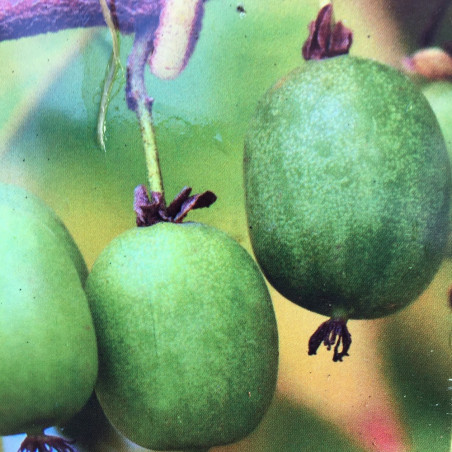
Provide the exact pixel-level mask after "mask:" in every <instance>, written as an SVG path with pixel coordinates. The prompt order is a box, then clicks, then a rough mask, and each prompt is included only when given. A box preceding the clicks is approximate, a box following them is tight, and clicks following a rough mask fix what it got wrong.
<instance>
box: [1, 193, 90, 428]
mask: <svg viewBox="0 0 452 452" xmlns="http://www.w3.org/2000/svg"><path fill="white" fill-rule="evenodd" d="M0 218H1V219H2V221H1V223H0V363H1V368H0V400H1V403H0V435H5V436H6V435H11V434H16V433H31V434H36V433H38V432H41V431H42V430H43V429H44V428H46V427H49V426H52V425H58V424H60V423H64V422H66V421H67V420H68V419H69V418H71V417H72V416H73V415H74V414H75V413H76V412H77V411H78V410H80V409H81V408H82V407H83V405H84V404H85V402H86V401H87V400H88V398H89V396H90V394H91V393H92V390H93V386H94V383H95V379H96V375H97V346H96V337H95V334H94V327H93V323H92V319H91V314H90V312H89V306H88V302H87V300H86V296H85V293H84V291H83V287H82V281H81V279H80V276H81V275H80V274H79V272H80V273H82V271H81V269H82V268H83V265H82V261H81V260H80V259H82V258H81V256H80V254H79V252H77V253H76V252H75V250H76V245H75V243H74V242H73V240H72V238H71V237H70V235H69V234H68V233H67V231H66V230H65V228H64V226H63V225H62V224H61V222H60V221H59V220H58V219H57V217H56V215H55V214H54V213H53V212H52V211H50V210H49V209H48V207H46V206H45V205H44V204H43V203H42V202H41V201H39V200H37V198H35V197H34V196H32V195H30V194H27V193H26V192H24V191H23V190H22V189H19V188H17V187H12V186H6V185H0ZM75 258H76V259H77V260H78V271H77V269H76V266H75V262H74V259H75Z"/></svg>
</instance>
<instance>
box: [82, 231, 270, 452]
mask: <svg viewBox="0 0 452 452" xmlns="http://www.w3.org/2000/svg"><path fill="white" fill-rule="evenodd" d="M86 290H87V294H88V299H89V301H90V304H91V309H92V312H93V318H94V322H95V326H96V330H97V331H98V344H99V379H98V383H97V385H96V393H97V396H98V398H99V401H100V404H101V406H102V408H103V409H104V411H105V413H106V415H107V417H108V418H109V420H110V421H111V422H112V423H113V425H114V426H115V427H116V428H117V429H118V430H119V431H120V432H122V433H123V434H124V435H125V436H126V437H128V438H129V439H130V440H132V441H134V442H135V443H137V444H139V445H141V446H143V447H147V448H151V449H155V450H181V449H183V450H186V449H195V448H202V447H210V446H214V445H220V444H225V443H230V442H233V441H236V440H238V439H240V438H242V437H244V436H245V435H247V434H248V433H250V432H251V431H252V430H253V429H254V428H255V427H256V426H257V425H258V423H259V421H260V420H261V419H262V417H263V415H264V413H265V412H266V410H267V408H268V406H269V404H270V401H271V399H272V396H273V393H274V390H275V385H276V378H277V366H278V336H277V328H276V320H275V315H274V311H273V307H272V303H271V299H270V295H269V292H268V289H267V287H266V284H265V281H264V279H263V277H262V275H261V273H260V271H259V269H258V267H257V265H256V264H255V262H254V261H253V260H252V258H251V257H250V256H249V254H248V253H247V252H246V251H245V250H244V249H243V248H242V247H241V246H240V245H239V244H238V243H237V242H235V241H234V240H232V239H231V238H229V237H228V236H227V235H226V234H224V233H223V232H220V231H218V230H216V229H214V228H212V227H209V226H205V225H201V224H198V223H184V224H173V223H158V224H156V225H154V226H150V227H145V228H135V229H132V230H129V231H127V232H125V233H124V234H122V235H120V236H119V237H117V238H116V239H114V240H113V241H112V242H111V243H110V245H108V246H107V248H106V249H105V250H104V251H103V252H102V253H101V255H100V256H99V258H98V259H97V261H96V262H95V264H94V266H93V269H92V272H91V274H90V275H89V277H88V280H87V285H86Z"/></svg>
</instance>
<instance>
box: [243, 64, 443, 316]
mask: <svg viewBox="0 0 452 452" xmlns="http://www.w3.org/2000/svg"><path fill="white" fill-rule="evenodd" d="M244 176H245V190H246V210H247V215H248V223H249V233H250V237H251V242H252V245H253V249H254V252H255V254H256V257H257V260H258V262H259V264H260V266H261V267H262V269H263V272H264V274H265V275H266V277H267V278H268V280H269V282H270V283H271V284H272V285H273V286H274V287H275V288H276V289H277V290H278V291H279V292H281V294H283V295H284V296H285V297H287V298H288V299H289V300H291V301H293V302H295V303H297V304H299V305H300V306H303V307H305V308H307V309H310V310H312V311H315V312H318V313H320V314H324V315H327V316H332V317H335V318H343V319H347V318H355V319H369V318H376V317H381V316H385V315H388V314H391V313H393V312H396V311H397V310H399V309H401V308H403V307H404V306H406V305H407V304H408V303H410V302H411V301H413V300H414V299H415V298H416V297H417V296H418V295H419V294H420V293H421V292H422V291H423V290H424V289H425V288H426V286H427V285H428V283H429V282H430V281H431V279H432V277H433V275H434V274H435V272H436V271H437V269H438V266H439V264H440V262H441V259H442V257H443V252H444V248H445V245H446V240H447V235H448V228H449V198H450V189H451V180H450V162H449V159H448V155H447V150H446V146H445V143H444V138H443V136H442V134H441V130H440V128H439V125H438V121H437V120H436V117H435V115H434V114H433V112H432V110H431V108H430V106H429V104H428V102H427V101H426V99H425V97H424V96H423V95H422V94H421V93H420V91H419V90H418V88H417V87H416V86H415V85H414V84H413V83H412V82H410V81H409V80H408V78H406V77H405V76H403V75H401V74H400V73H399V72H397V71H396V70H394V69H392V68H389V67H388V66H385V65H382V64H380V63H377V62H375V61H371V60H365V59H360V58H354V57H350V56H339V57H335V58H330V59H325V60H320V61H308V62H306V63H305V64H304V65H303V66H302V67H300V68H298V69H295V70H294V71H293V72H291V73H290V74H289V75H287V76H286V77H284V78H283V79H281V80H279V81H278V82H277V83H276V84H275V85H274V86H273V87H272V88H271V89H270V90H269V91H268V92H267V94H266V95H265V96H264V97H263V99H262V100H261V102H260V103H259V105H258V107H257V111H256V114H255V116H254V118H253V119H252V121H251V124H250V128H249V132H248V135H247V137H246V141H245V155H244Z"/></svg>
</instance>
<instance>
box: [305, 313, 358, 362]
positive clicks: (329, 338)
mask: <svg viewBox="0 0 452 452" xmlns="http://www.w3.org/2000/svg"><path fill="white" fill-rule="evenodd" d="M322 342H323V345H325V347H326V348H327V349H328V350H331V347H332V346H333V345H334V346H335V347H334V355H333V361H334V362H336V361H342V358H343V357H344V356H348V350H349V348H350V345H351V343H352V336H351V334H350V333H349V331H348V328H347V320H346V319H334V318H332V319H329V320H327V321H326V322H323V323H322V324H321V325H320V326H319V327H318V328H317V330H316V331H315V333H314V334H313V335H312V336H311V338H310V339H309V351H308V354H309V355H316V354H317V349H318V348H319V347H320V345H321V344H322ZM341 343H342V350H341V351H339V347H340V346H341Z"/></svg>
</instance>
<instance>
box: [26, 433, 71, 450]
mask: <svg viewBox="0 0 452 452" xmlns="http://www.w3.org/2000/svg"><path fill="white" fill-rule="evenodd" d="M74 442H75V441H70V440H67V439H64V438H61V437H60V436H52V435H44V434H42V435H28V436H27V437H26V438H25V439H24V440H23V441H22V444H21V445H20V447H19V450H18V451H17V452H51V451H55V452H75V449H74V448H73V447H71V444H73V443H74Z"/></svg>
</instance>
